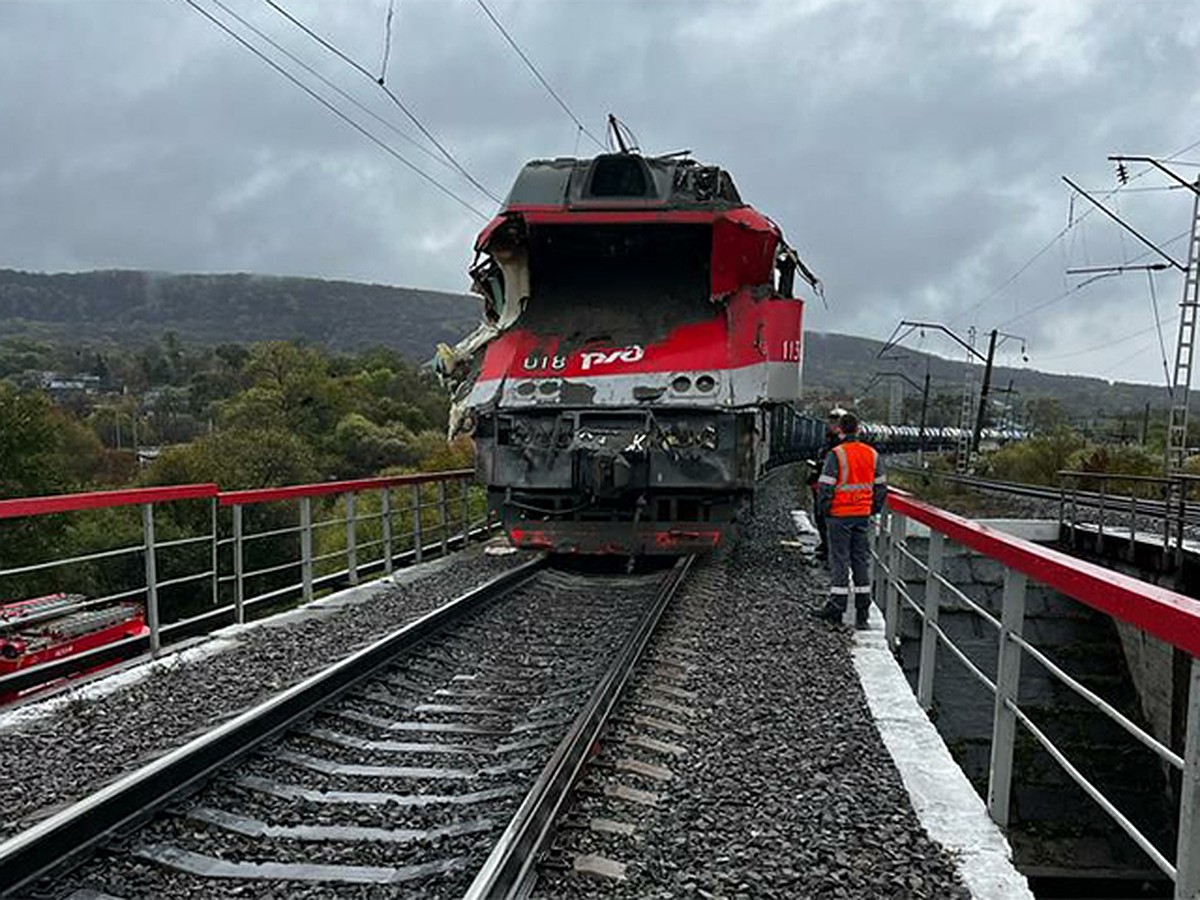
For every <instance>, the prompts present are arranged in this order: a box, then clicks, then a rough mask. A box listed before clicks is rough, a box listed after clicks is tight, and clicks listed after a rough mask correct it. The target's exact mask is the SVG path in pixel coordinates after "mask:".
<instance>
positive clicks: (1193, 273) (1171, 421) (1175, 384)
mask: <svg viewBox="0 0 1200 900" xmlns="http://www.w3.org/2000/svg"><path fill="white" fill-rule="evenodd" d="M1109 159H1110V160H1112V161H1113V162H1115V163H1117V177H1118V178H1120V179H1121V180H1122V182H1124V181H1125V180H1126V176H1125V175H1124V172H1125V163H1127V162H1139V163H1146V164H1148V165H1150V166H1153V167H1154V168H1156V169H1158V170H1159V171H1160V172H1162V173H1163V174H1165V175H1167V176H1168V177H1169V178H1171V179H1172V180H1173V181H1175V182H1176V184H1178V185H1179V186H1180V187H1184V188H1187V189H1189V190H1190V191H1191V192H1192V194H1193V198H1192V227H1191V236H1190V238H1189V240H1188V260H1187V265H1186V266H1185V265H1181V264H1180V263H1179V262H1177V261H1176V260H1175V259H1173V258H1172V257H1171V256H1169V255H1168V254H1167V253H1165V252H1163V250H1162V249H1161V248H1159V247H1158V246H1156V245H1155V244H1154V243H1153V242H1151V241H1149V240H1148V239H1146V238H1145V237H1143V236H1142V235H1141V234H1139V233H1138V232H1137V231H1136V230H1134V228H1133V227H1132V226H1131V225H1129V224H1128V223H1126V222H1125V221H1124V220H1122V219H1121V217H1120V216H1118V215H1117V214H1116V213H1114V212H1113V211H1112V210H1110V209H1108V208H1107V207H1106V206H1104V205H1103V204H1101V203H1100V202H1099V201H1098V200H1096V199H1095V198H1094V197H1092V196H1090V195H1089V194H1088V193H1087V192H1086V191H1084V190H1083V189H1082V188H1080V187H1079V186H1078V185H1077V184H1075V183H1074V182H1073V181H1071V179H1069V178H1066V177H1065V176H1064V178H1063V180H1064V181H1066V183H1067V184H1069V185H1070V186H1071V187H1072V188H1074V189H1075V190H1076V191H1078V192H1079V193H1080V194H1081V195H1082V196H1083V197H1085V198H1086V199H1087V200H1089V201H1090V202H1091V203H1092V204H1093V205H1094V206H1095V207H1096V208H1097V209H1099V210H1100V211H1101V212H1102V213H1104V214H1105V215H1106V216H1108V217H1109V218H1110V219H1112V220H1113V221H1114V222H1116V223H1117V224H1118V225H1120V226H1121V227H1122V228H1124V229H1125V230H1126V231H1128V232H1129V233H1130V234H1132V235H1133V236H1134V237H1136V238H1137V239H1138V240H1139V241H1141V242H1142V243H1143V244H1145V245H1146V246H1147V247H1149V248H1150V249H1151V250H1153V251H1154V252H1155V253H1157V254H1158V255H1159V256H1161V257H1162V258H1163V259H1164V260H1166V262H1167V264H1169V265H1170V266H1171V267H1173V268H1176V269H1179V270H1180V271H1181V272H1182V273H1183V298H1182V300H1180V303H1179V332H1178V335H1177V337H1176V340H1175V372H1174V377H1173V378H1172V383H1171V412H1170V416H1169V417H1168V419H1167V444H1166V458H1165V468H1166V472H1167V474H1171V473H1172V472H1179V471H1181V470H1182V469H1183V463H1184V460H1185V459H1186V458H1187V430H1188V393H1189V392H1190V390H1191V386H1192V351H1193V350H1194V349H1195V344H1196V319H1197V312H1198V310H1200V178H1198V179H1196V180H1195V181H1188V180H1187V179H1185V178H1183V177H1182V176H1180V175H1178V174H1177V173H1175V172H1173V171H1172V170H1171V169H1170V168H1168V167H1167V166H1166V165H1164V164H1163V162H1162V161H1161V160H1157V159H1154V158H1152V157H1149V156H1123V155H1115V156H1110V157H1109ZM1114 268H1117V269H1119V270H1120V271H1124V270H1125V268H1130V267H1114ZM1144 268H1146V269H1148V270H1149V269H1152V268H1156V267H1154V266H1146V267H1144ZM1142 431H1143V434H1144V433H1145V431H1146V427H1145V426H1143V428H1142Z"/></svg>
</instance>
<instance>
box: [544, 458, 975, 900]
mask: <svg viewBox="0 0 1200 900" xmlns="http://www.w3.org/2000/svg"><path fill="white" fill-rule="evenodd" d="M802 490H804V488H803V486H802V485H800V484H798V483H797V481H796V477H795V473H794V472H793V471H788V470H785V471H782V472H778V473H776V474H775V475H774V476H772V478H771V479H770V480H769V481H768V482H767V484H766V485H765V486H764V487H763V489H762V490H761V491H760V493H759V498H758V502H757V509H756V513H755V518H754V521H753V523H752V527H751V528H750V529H748V534H747V535H746V537H745V538H744V540H743V541H742V542H741V544H740V545H739V546H738V547H737V548H736V550H734V551H732V552H730V553H728V554H726V555H724V556H721V557H718V558H715V559H712V560H709V561H708V562H706V563H705V564H703V565H702V566H701V568H700V569H699V570H698V571H697V572H696V573H695V575H694V576H693V577H692V578H690V579H689V581H688V582H687V584H686V585H685V587H684V589H683V591H682V592H681V594H680V595H679V596H678V597H677V598H676V600H675V602H674V603H673V605H672V607H671V609H670V610H669V612H668V613H667V616H666V617H665V618H664V621H663V623H662V625H661V626H660V628H659V631H658V632H657V634H656V636H655V639H654V645H653V647H652V649H651V651H650V661H649V662H648V663H647V666H644V667H643V671H641V672H640V673H639V675H638V677H637V678H635V679H634V680H633V682H632V683H631V686H630V689H629V690H628V691H627V693H626V695H625V699H623V701H622V706H621V708H620V709H619V710H618V719H617V723H616V724H615V725H614V726H613V731H612V733H611V734H610V735H609V738H608V740H606V741H605V743H604V744H603V746H602V749H601V753H600V755H599V756H598V758H597V760H596V761H595V764H594V765H593V766H592V767H591V768H590V770H589V773H588V775H587V777H586V779H585V781H584V783H583V784H582V786H581V790H580V791H579V792H578V794H577V795H576V799H575V801H574V804H573V808H572V811H571V814H570V815H569V816H568V818H567V821H566V825H565V827H563V828H562V829H561V830H560V832H559V835H558V837H557V839H556V844H555V849H554V851H553V852H552V854H551V855H550V857H549V858H548V860H547V861H546V863H545V864H544V865H543V866H542V869H541V880H540V882H539V888H538V891H537V895H538V896H539V897H544V898H592V897H620V898H635V897H636V898H663V900H666V898H686V897H705V898H709V897H723V898H751V897H753V898H759V897H781V898H782V897H787V898H799V897H813V898H816V897H820V898H863V900H866V898H872V900H874V898H914V900H915V898H931V900H932V898H937V900H955V898H966V897H969V896H970V894H969V892H968V891H967V889H966V888H965V887H964V886H963V883H962V881H961V880H960V877H959V875H958V873H957V870H956V866H955V862H954V859H953V857H952V856H951V855H950V853H948V852H947V851H946V850H945V849H944V848H943V847H942V846H941V845H940V844H937V843H935V842H934V841H932V840H931V839H930V838H929V837H928V835H927V833H926V832H925V829H924V828H923V827H922V825H921V823H920V821H919V820H918V818H917V816H916V814H915V813H914V811H913V809H912V805H911V802H910V799H909V796H908V794H907V792H906V790H905V787H904V784H903V782H902V780H901V777H900V774H899V772H898V771H897V769H896V767H895V765H894V764H893V762H892V759H891V757H890V756H889V754H888V751H887V749H886V748H885V747H884V745H883V742H882V740H881V738H880V736H879V732H878V730H877V728H876V725H875V722H874V721H873V719H872V716H871V714H870V711H869V709H868V706H867V702H866V699H865V697H864V694H863V690H862V687H861V685H860V684H859V681H858V676H857V674H856V671H855V668H854V664H853V661H852V656H851V644H852V641H853V638H852V633H851V632H850V631H848V630H840V629H837V628H835V627H833V626H830V625H828V624H826V623H824V622H821V621H818V620H815V619H814V618H812V616H811V614H810V613H811V611H812V610H813V609H815V608H816V607H817V606H819V604H820V603H821V602H822V601H823V600H824V596H825V590H826V587H827V584H828V582H827V578H826V576H825V573H824V571H823V570H820V569H817V568H815V567H813V566H812V565H811V563H810V562H809V561H807V560H806V558H805V556H804V555H803V554H802V553H801V552H799V551H798V550H797V549H795V548H790V547H785V546H784V545H782V544H781V543H780V542H781V540H791V539H793V538H794V537H795V527H794V525H793V523H792V519H791V516H790V512H791V510H792V509H795V508H796V507H798V506H800V505H801V504H800V502H799V499H800V497H801V491H802ZM668 676H673V677H668ZM648 682H655V683H657V684H658V685H659V686H660V688H661V686H662V685H667V686H668V687H669V688H670V690H671V691H672V692H673V693H674V695H675V696H677V697H678V698H680V699H678V700H677V702H676V703H675V704H669V705H668V706H667V707H665V708H664V706H663V704H662V701H661V699H659V700H654V701H651V702H656V703H658V706H657V708H647V707H646V706H645V705H644V703H645V702H646V698H647V697H649V696H653V697H658V698H661V697H662V694H661V692H660V693H657V694H647V693H646V689H647V683H648ZM651 713H653V718H654V719H656V720H658V722H659V725H658V728H657V730H655V729H654V728H647V727H645V726H644V725H641V724H639V723H644V722H645V721H646V717H647V716H649V715H650V714H651ZM662 720H672V721H673V722H674V723H675V724H676V725H682V726H683V728H684V731H682V732H678V733H674V734H670V733H668V732H666V731H664V730H663V728H665V727H666V726H664V725H663V724H662ZM630 737H633V738H634V739H635V741H634V743H633V744H632V745H631V743H630V740H629V739H630ZM647 737H650V738H654V739H658V740H660V741H665V742H667V743H669V744H670V745H672V748H671V749H667V748H662V747H659V751H658V752H656V751H655V750H654V749H645V747H644V746H642V744H644V738H647ZM679 751H682V753H680V752H679ZM630 757H634V758H636V759H638V760H640V761H641V762H646V763H650V764H652V765H653V766H657V767H659V768H660V769H666V770H667V773H668V774H667V776H666V777H664V776H663V773H662V772H661V771H659V772H657V773H656V772H655V771H654V770H645V772H639V771H637V767H632V768H631V767H630V765H629V764H628V762H627V760H628V759H629V758H630ZM618 784H620V785H623V786H625V787H627V788H634V789H638V790H643V791H648V792H650V793H653V794H656V795H657V803H655V804H654V805H651V806H648V805H644V804H642V803H633V802H627V801H625V800H621V799H617V798H614V797H612V796H611V794H610V793H609V792H611V790H612V789H613V787H614V786H616V785H618ZM597 819H599V820H601V823H600V826H599V829H598V828H597V825H596V820H597ZM612 822H617V823H622V824H624V825H633V826H634V829H633V833H632V834H620V833H614V829H613V827H612V825H611V824H610V823H612ZM597 857H599V858H601V859H602V860H611V861H613V862H617V863H621V864H623V865H624V869H623V878H622V879H617V878H612V877H606V876H604V875H596V874H591V875H586V874H582V875H581V874H579V873H578V872H576V871H574V870H575V869H576V868H577V867H578V866H579V865H580V859H581V858H582V859H583V860H589V859H590V860H593V861H594V860H595V859H596V858H597ZM604 867H605V866H604V865H603V864H601V865H596V864H594V862H593V864H592V865H591V866H590V868H592V869H593V871H594V870H595V869H597V868H599V869H603V868H604Z"/></svg>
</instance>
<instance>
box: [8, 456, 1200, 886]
mask: <svg viewBox="0 0 1200 900" xmlns="http://www.w3.org/2000/svg"><path fill="white" fill-rule="evenodd" d="M801 497H802V490H801V488H800V486H799V484H798V479H797V473H796V472H795V470H794V469H792V468H786V467H785V468H783V469H780V470H777V471H776V472H774V473H772V474H771V475H770V476H768V478H767V479H766V480H765V481H764V483H763V485H762V487H761V490H760V491H759V496H758V500H757V502H756V508H755V512H754V518H755V521H754V522H753V524H752V527H750V528H749V529H747V533H746V536H745V537H744V539H743V540H742V541H741V542H740V543H739V544H738V546H737V547H734V548H729V549H728V550H726V551H724V552H722V553H719V554H716V555H714V556H711V557H708V558H686V559H682V560H679V561H676V562H674V563H672V564H662V565H652V564H650V563H644V564H641V565H639V566H637V567H636V568H635V569H634V571H633V572H630V573H627V572H626V571H625V567H624V566H621V567H620V570H619V571H617V572H609V571H605V570H603V569H602V568H600V567H597V566H595V565H590V564H589V565H584V564H579V563H575V564H572V562H571V561H569V560H558V559H549V558H546V557H544V556H542V555H538V554H533V553H527V552H515V551H513V550H512V548H510V547H507V546H506V545H505V543H504V542H503V540H502V539H499V538H498V537H497V536H496V534H495V529H494V527H493V525H492V523H491V522H490V521H489V520H488V517H487V515H486V511H485V508H484V503H483V498H482V497H481V496H480V495H479V494H478V493H477V491H476V489H475V488H474V487H473V486H472V473H471V472H469V471H453V472H443V473H430V474H422V475H410V476H398V477H392V478H382V479H369V480H363V481H353V482H340V483H326V484H316V485H299V486H293V487H287V488H279V489H267V490H255V491H222V490H221V489H220V488H219V486H217V485H211V484H207V485H186V486H178V487H168V488H145V489H137V490H130V491H116V492H103V493H89V494H76V495H65V496H57V497H43V498H31V499H22V500H5V501H0V596H2V597H11V598H13V599H19V598H23V597H36V596H43V597H45V596H50V597H53V598H55V599H54V600H53V602H47V603H44V604H43V605H42V606H41V607H40V608H39V609H38V610H36V611H33V612H26V613H23V615H24V616H25V618H23V619H22V621H21V622H20V623H16V622H15V620H14V621H13V622H10V623H9V625H8V628H7V632H6V633H7V634H8V635H9V636H12V635H14V634H17V633H18V632H19V634H18V637H20V639H21V640H22V641H23V643H22V644H21V645H20V647H18V646H17V645H15V644H13V643H12V642H10V643H9V644H6V645H5V646H10V647H12V650H10V651H8V653H7V657H8V658H9V659H10V660H12V659H18V660H21V659H27V660H28V661H29V664H28V665H15V666H10V667H9V669H10V671H9V672H8V673H7V674H4V675H2V676H0V695H7V696H9V697H10V700H11V699H12V698H13V697H14V696H15V697H16V699H15V700H12V702H10V703H9V704H8V705H7V706H6V707H5V708H3V709H0V759H2V760H3V771H4V773H5V775H4V777H3V779H0V802H2V803H3V804H4V808H5V810H6V816H5V819H4V822H3V825H0V841H2V842H0V896H47V897H64V898H72V900H105V898H133V897H183V896H189V897H209V896H232V895H237V896H248V897H255V896H262V897H266V896H274V897H279V896H289V897H291V896H313V897H317V896H320V897H330V896H348V897H385V896H422V897H441V896H446V897H464V896H465V897H516V896H537V897H596V896H613V897H692V896H695V897H863V898H866V897H871V898H874V897H913V898H916V897H929V898H943V897H961V898H966V897H976V898H1022V897H1032V896H1039V897H1051V896H1164V897H1176V898H1189V900H1193V898H1195V897H1196V896H1197V895H1198V892H1200V664H1198V663H1197V657H1198V656H1200V603H1198V602H1197V601H1195V600H1193V599H1190V598H1189V597H1187V596H1185V595H1184V594H1183V593H1177V592H1176V591H1175V590H1173V589H1171V588H1170V587H1167V586H1165V585H1156V584H1153V583H1150V582H1148V581H1146V580H1141V579H1139V578H1137V577H1134V575H1133V574H1132V573H1131V571H1117V570H1116V569H1115V568H1111V567H1107V566H1105V565H1102V564H1101V562H1099V561H1097V560H1094V559H1082V558H1079V557H1078V556H1073V555H1071V554H1070V553H1068V552H1066V549H1067V548H1068V547H1069V546H1070V544H1071V543H1072V541H1075V540H1076V538H1075V535H1077V534H1081V533H1083V531H1085V530H1086V526H1087V525H1088V523H1086V522H1084V521H1083V520H1082V518H1079V517H1076V519H1074V520H1072V521H1070V522H1067V521H1065V520H1064V521H1059V520H1057V519H1054V518H1053V517H1050V518H1048V519H1047V520H1046V521H1043V522H1040V523H1031V522H1027V521H1026V522H1011V521H1010V522H978V521H971V520H968V519H966V518H963V517H962V516H959V515H955V514H954V513H951V512H949V511H947V510H944V509H939V508H937V507H935V506H932V505H929V504H926V503H922V502H920V501H918V500H916V499H914V498H913V497H911V496H908V495H906V494H904V493H903V492H899V491H895V492H893V493H892V495H891V497H890V498H889V504H888V509H887V510H886V512H885V514H884V515H883V516H882V517H881V519H880V521H879V523H878V527H877V534H876V546H875V575H874V579H873V589H874V595H873V597H874V601H875V605H874V608H873V611H872V619H871V627H870V628H869V629H867V630H866V631H861V632H854V631H852V630H850V629H849V628H848V627H847V628H844V629H839V628H836V627H832V626H829V625H827V623H823V622H819V621H817V620H816V619H814V618H813V617H812V616H811V615H810V613H811V611H812V610H813V609H814V608H816V607H817V606H818V605H819V604H820V602H821V600H822V599H823V594H824V592H825V590H826V588H827V580H826V578H825V575H824V573H823V571H822V570H821V569H820V568H819V567H818V566H817V564H816V561H815V560H814V559H813V558H812V553H811V549H812V544H813V543H814V541H813V538H812V534H811V528H810V527H809V526H808V525H807V517H806V515H805V512H804V510H803V509H802V508H800V507H802V503H800V502H799V500H800V498H801ZM1077 499H1078V498H1077ZM1143 514H1145V513H1143ZM1131 522H1132V524H1131V525H1130V535H1127V536H1126V537H1127V540H1130V539H1132V538H1135V537H1136V532H1138V530H1139V525H1138V524H1137V523H1138V520H1137V517H1136V516H1135V517H1134V518H1133V519H1132V520H1131ZM1092 527H1095V523H1093V525H1092ZM1113 528H1114V525H1113V522H1112V519H1111V518H1109V519H1107V520H1106V521H1105V522H1104V524H1103V525H1102V526H1101V527H1100V528H1098V529H1096V530H1098V531H1101V532H1102V534H1105V535H1107V536H1108V537H1109V538H1110V539H1112V535H1114V533H1115V532H1114V531H1113ZM81 536H91V537H90V538H89V540H90V542H91V543H90V544H88V545H86V546H82V545H81ZM67 541H69V542H70V544H71V546H74V547H76V548H81V549H79V550H77V551H76V552H73V554H72V555H65V554H62V553H61V552H56V548H58V547H60V546H63V545H64V544H65V543H66V542H67ZM85 543H86V542H85ZM1055 545H1057V546H1055ZM1102 545H1103V539H1102V538H1101V539H1100V543H1099V544H1097V543H1096V541H1093V548H1095V547H1100V548H1101V549H1103V546H1102ZM18 554H19V555H18ZM56 604H57V605H56ZM122 604H125V605H128V606H129V607H131V608H135V609H136V611H137V612H138V614H139V617H134V618H133V619H131V621H134V622H136V627H131V628H130V632H129V634H128V635H126V636H116V637H114V638H113V639H110V640H106V641H104V642H102V643H100V644H99V645H98V646H94V647H90V648H86V649H80V647H79V646H75V645H74V643H73V638H75V637H77V636H78V635H77V634H76V633H74V632H71V630H70V628H68V627H66V626H64V625H63V623H64V622H73V623H75V624H76V626H77V627H78V628H82V627H83V626H81V625H79V623H80V622H83V621H84V620H85V619H86V617H87V616H88V615H90V614H93V613H94V612H95V611H96V610H104V609H112V608H113V607H114V606H119V605H122ZM70 617H75V618H70ZM80 617H82V618H80ZM143 622H144V627H143V625H142V623H143ZM56 628H57V629H58V631H57V632H56V631H55V629H56ZM38 648H41V649H40V651H39V650H38ZM35 652H41V655H40V656H35V655H34V653H35ZM81 673H82V674H81Z"/></svg>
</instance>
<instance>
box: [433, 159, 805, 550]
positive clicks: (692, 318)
mask: <svg viewBox="0 0 1200 900" xmlns="http://www.w3.org/2000/svg"><path fill="white" fill-rule="evenodd" d="M475 251H476V261H475V264H474V265H473V266H472V267H471V270H470V274H471V279H472V287H473V290H474V291H475V292H476V293H478V294H479V295H480V296H481V297H482V300H483V315H482V321H481V323H480V325H479V327H478V328H477V329H476V330H475V331H474V332H472V333H471V334H470V335H469V336H468V337H466V338H465V339H464V340H463V341H461V342H460V343H459V344H457V345H456V346H454V347H448V346H445V345H442V346H440V347H439V348H438V353H437V359H436V368H437V370H438V372H439V374H440V375H441V377H442V378H443V381H444V382H445V383H446V384H447V385H448V386H449V387H450V390H451V393H452V400H453V402H452V408H451V417H450V427H451V431H452V433H470V434H472V435H473V437H474V440H475V446H476V465H477V468H478V473H479V477H480V479H481V481H483V482H484V483H485V484H486V485H487V489H488V498H489V504H490V506H491V508H492V509H494V510H495V511H496V512H497V513H498V515H499V517H500V519H501V521H502V522H503V524H504V527H505V529H506V530H507V532H508V534H509V536H510V538H511V539H512V541H513V542H514V543H515V544H517V545H518V546H523V547H536V548H546V549H551V550H555V551H559V552H568V553H613V554H677V553H691V552H696V551H698V550H707V549H712V548H714V547H716V546H718V545H720V544H721V543H722V542H724V541H727V540H728V539H729V538H730V537H731V536H732V535H733V534H734V533H735V531H736V528H737V522H738V519H739V515H740V514H741V511H742V510H743V508H745V507H746V506H747V505H748V504H749V503H750V501H751V497H752V494H753V488H754V482H755V480H756V478H757V477H758V476H759V475H760V474H761V472H762V471H763V470H764V469H765V468H766V467H767V466H768V465H769V463H770V461H771V460H770V456H771V453H772V448H773V447H777V446H778V445H779V441H778V440H774V441H773V440H772V438H773V436H774V435H776V434H778V433H779V432H780V431H781V430H782V429H783V428H785V427H786V424H785V423H786V422H787V421H789V420H790V416H791V414H792V411H791V404H793V403H794V402H795V401H796V400H797V398H798V397H799V395H800V374H801V364H802V360H803V336H802V331H801V324H802V318H803V309H804V303H803V300H802V299H800V298H799V297H797V296H795V286H796V281H797V278H799V279H800V280H801V281H802V282H803V283H804V284H805V285H807V288H808V289H809V290H810V291H812V292H815V293H818V294H819V293H820V290H821V285H820V282H819V281H818V280H817V278H816V277H815V276H814V275H813V274H812V272H811V271H810V270H809V269H808V268H807V266H805V264H804V263H803V262H802V261H801V260H800V258H799V256H798V255H797V254H796V252H795V251H794V250H793V249H792V248H791V247H789V246H788V245H787V244H786V243H785V241H784V239H783V234H782V232H781V231H780V229H779V228H778V226H776V225H775V223H773V222H772V221H771V220H770V219H769V218H767V217H766V216H764V215H762V214H761V213H759V212H757V211H755V210H754V209H753V208H751V207H750V206H748V205H747V204H746V203H744V202H743V201H742V199H741V197H740V196H739V194H738V192H737V188H736V187H735V186H734V183H733V179H732V178H731V177H730V176H729V174H728V173H727V172H725V171H724V170H723V169H720V168H718V167H716V166H707V165H701V164H699V163H697V162H695V161H694V160H691V159H685V158H680V157H678V156H673V157H662V158H654V157H647V156H642V155H640V154H637V153H611V154H603V155H600V156H597V157H594V158H591V159H554V160H537V161H534V162H530V163H528V164H527V165H526V166H525V167H524V168H523V169H522V171H521V173H520V174H519V175H518V176H517V180H516V183H515V184H514V185H513V188H512V190H511V192H510V193H509V196H508V198H507V200H506V201H505V204H504V207H503V209H502V210H501V211H500V213H499V214H498V215H497V216H496V218H495V219H493V220H492V221H491V222H490V223H489V224H488V225H487V227H486V228H485V229H484V230H483V232H482V233H481V234H480V235H479V237H478V239H477V240H476V242H475Z"/></svg>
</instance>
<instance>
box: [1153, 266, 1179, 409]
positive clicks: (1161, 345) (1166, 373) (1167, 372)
mask: <svg viewBox="0 0 1200 900" xmlns="http://www.w3.org/2000/svg"><path fill="white" fill-rule="evenodd" d="M1146 282H1147V284H1149V285H1150V305H1151V307H1153V309H1154V327H1155V328H1156V329H1157V330H1158V349H1159V351H1160V352H1161V353H1162V364H1163V377H1164V378H1166V380H1167V395H1168V396H1172V395H1173V394H1174V391H1173V390H1172V389H1171V369H1170V366H1168V365H1167V343H1166V341H1164V340H1163V332H1162V322H1161V321H1160V320H1159V317H1158V293H1157V292H1156V291H1155V290H1154V273H1153V272H1151V271H1150V270H1149V269H1147V270H1146ZM1176 318H1178V317H1176Z"/></svg>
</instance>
